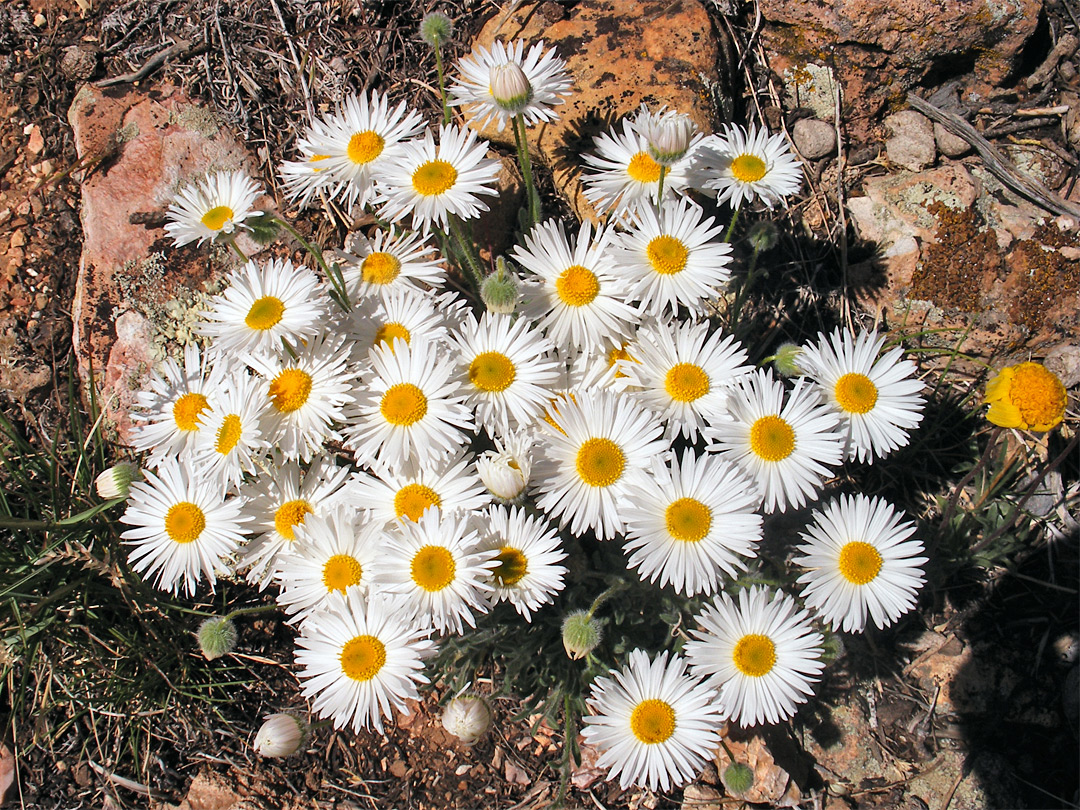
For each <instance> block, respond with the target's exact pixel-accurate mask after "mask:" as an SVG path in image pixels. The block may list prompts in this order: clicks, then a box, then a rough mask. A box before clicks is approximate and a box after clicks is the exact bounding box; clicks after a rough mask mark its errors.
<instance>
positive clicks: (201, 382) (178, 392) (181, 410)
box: [131, 343, 228, 468]
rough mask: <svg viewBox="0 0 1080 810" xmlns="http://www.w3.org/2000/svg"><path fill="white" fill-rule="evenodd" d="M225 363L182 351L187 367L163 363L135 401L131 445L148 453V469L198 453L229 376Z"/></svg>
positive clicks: (195, 350) (191, 348) (170, 361)
mask: <svg viewBox="0 0 1080 810" xmlns="http://www.w3.org/2000/svg"><path fill="white" fill-rule="evenodd" d="M227 365H228V364H227V363H225V362H222V361H220V360H213V359H211V358H210V357H209V356H208V355H200V353H199V347H198V346H196V345H195V344H194V343H189V344H188V345H186V346H185V347H184V364H183V366H181V365H180V364H179V363H177V362H176V361H175V360H173V359H172V358H171V357H167V358H165V361H164V362H163V363H162V365H161V370H160V371H155V372H154V374H153V376H151V378H150V381H149V383H148V390H144V391H140V392H139V393H138V395H137V396H136V398H135V408H134V409H132V413H131V420H132V422H133V423H134V424H133V429H132V431H131V444H132V446H133V447H134V448H135V449H136V450H138V451H139V452H149V454H150V455H149V457H148V458H147V460H146V464H147V466H148V467H151V468H157V467H158V466H159V465H160V464H161V462H162V461H163V460H165V459H166V458H170V457H187V456H189V455H190V454H191V453H192V452H194V450H195V446H196V444H197V442H198V437H199V433H200V431H201V429H202V427H203V424H204V422H205V420H206V418H207V417H208V416H209V415H210V412H211V411H212V410H213V407H214V404H215V403H216V401H217V397H218V393H219V391H220V390H221V387H222V383H223V381H224V377H225V373H226V371H227Z"/></svg>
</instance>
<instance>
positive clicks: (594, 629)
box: [562, 610, 604, 661]
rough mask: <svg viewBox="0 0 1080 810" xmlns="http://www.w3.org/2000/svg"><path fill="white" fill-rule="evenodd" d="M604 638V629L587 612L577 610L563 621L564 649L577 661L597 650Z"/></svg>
mask: <svg viewBox="0 0 1080 810" xmlns="http://www.w3.org/2000/svg"><path fill="white" fill-rule="evenodd" d="M603 637H604V633H603V627H602V626H601V624H600V622H598V621H597V620H596V619H594V618H592V617H591V616H590V615H589V612H588V611H587V610H576V611H574V612H573V613H570V614H568V615H567V617H566V618H565V619H563V625H562V643H563V647H565V648H566V654H567V655H569V656H570V657H571V658H573V659H574V660H575V661H579V660H581V659H582V658H584V657H585V656H586V655H588V654H589V653H591V652H592V651H593V650H595V649H596V645H598V644H599V643H600V639H602V638H603Z"/></svg>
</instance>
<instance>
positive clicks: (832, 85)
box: [782, 62, 837, 121]
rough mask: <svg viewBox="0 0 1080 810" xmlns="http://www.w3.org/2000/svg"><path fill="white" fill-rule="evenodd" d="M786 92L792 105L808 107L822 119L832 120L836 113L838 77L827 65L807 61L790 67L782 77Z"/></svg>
mask: <svg viewBox="0 0 1080 810" xmlns="http://www.w3.org/2000/svg"><path fill="white" fill-rule="evenodd" d="M782 79H783V82H784V93H785V95H786V96H787V99H788V103H789V104H790V105H791V106H792V107H806V108H809V109H811V110H813V111H814V115H815V116H817V117H818V118H820V119H821V120H822V121H832V120H833V118H834V117H835V114H836V92H837V85H836V77H835V76H834V75H833V72H832V69H831V68H829V67H827V66H825V65H816V64H814V63H812V62H807V63H806V64H805V65H800V66H799V67H797V68H788V69H787V70H785V71H784V75H783V77H782Z"/></svg>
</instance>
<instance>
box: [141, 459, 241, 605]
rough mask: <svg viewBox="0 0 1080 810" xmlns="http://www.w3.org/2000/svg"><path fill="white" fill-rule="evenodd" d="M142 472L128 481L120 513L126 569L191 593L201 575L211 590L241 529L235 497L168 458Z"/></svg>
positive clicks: (165, 587)
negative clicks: (137, 478) (139, 477)
mask: <svg viewBox="0 0 1080 810" xmlns="http://www.w3.org/2000/svg"><path fill="white" fill-rule="evenodd" d="M144 475H145V480H143V481H133V482H132V484H131V491H130V493H129V495H128V500H127V509H126V510H125V512H124V514H123V515H122V516H121V518H120V522H121V523H126V524H127V525H129V526H132V527H134V528H131V529H128V530H127V531H125V532H124V533H123V534H121V535H120V539H121V540H123V541H125V542H124V544H125V545H127V546H130V547H131V551H130V552H129V553H128V563H129V564H130V565H131V568H132V570H133V571H135V573H137V574H139V575H141V576H143V577H144V578H146V579H149V578H150V577H153V584H154V587H156V588H159V589H161V590H163V591H169V592H170V593H174V594H175V593H177V592H178V591H180V589H181V587H183V589H184V591H185V592H186V593H187V595H188V596H193V595H194V593H195V588H196V587H197V586H198V584H199V583H200V582H201V581H202V580H203V578H204V577H205V578H206V580H207V582H209V584H210V589H211V590H213V589H214V583H215V582H217V578H218V577H219V576H224V575H227V574H228V573H229V565H228V560H229V558H230V557H231V556H232V554H233V552H235V551H236V549H237V547H238V546H239V545H240V543H241V542H243V539H244V534H245V533H246V529H244V528H243V527H242V524H243V523H244V522H245V520H246V518H245V517H244V516H243V515H241V513H240V504H241V501H240V499H239V498H229V499H226V497H225V489H224V487H222V486H221V485H220V484H219V483H218V482H216V481H207V480H206V478H205V477H204V476H203V475H201V474H200V473H199V472H198V471H196V470H194V469H192V467H191V466H190V465H189V464H187V463H186V462H183V461H177V460H176V459H173V458H166V459H164V460H162V462H161V464H160V466H159V467H158V470H157V474H156V475H155V474H154V473H153V472H150V471H149V470H145V471H144Z"/></svg>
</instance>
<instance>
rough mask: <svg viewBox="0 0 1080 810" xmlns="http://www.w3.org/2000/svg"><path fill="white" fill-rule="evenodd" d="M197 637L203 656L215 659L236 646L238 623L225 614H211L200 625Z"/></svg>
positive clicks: (210, 659)
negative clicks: (234, 622)
mask: <svg viewBox="0 0 1080 810" xmlns="http://www.w3.org/2000/svg"><path fill="white" fill-rule="evenodd" d="M195 638H196V639H198V641H199V649H200V650H202V654H203V658H205V659H206V660H207V661H213V660H214V659H215V658H221V656H223V655H228V654H229V653H231V652H232V651H233V650H234V649H235V648H236V638H237V633H236V625H235V624H233V623H232V620H231V619H228V618H226V617H225V616H211V617H210V618H209V619H207V620H206V621H204V622H203V623H202V624H200V625H199V629H198V631H197V632H196V633H195Z"/></svg>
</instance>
